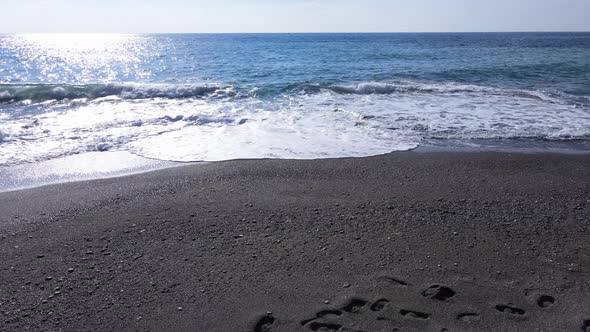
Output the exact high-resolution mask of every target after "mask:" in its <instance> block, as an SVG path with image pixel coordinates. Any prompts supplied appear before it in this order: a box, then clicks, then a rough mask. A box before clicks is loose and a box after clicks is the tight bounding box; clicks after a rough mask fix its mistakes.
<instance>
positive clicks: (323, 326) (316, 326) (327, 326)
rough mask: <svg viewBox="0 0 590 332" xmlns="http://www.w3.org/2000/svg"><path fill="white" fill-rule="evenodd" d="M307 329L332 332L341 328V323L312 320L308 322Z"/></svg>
mask: <svg viewBox="0 0 590 332" xmlns="http://www.w3.org/2000/svg"><path fill="white" fill-rule="evenodd" d="M309 329H310V330H312V331H322V332H332V331H339V330H340V329H342V325H340V324H334V323H320V322H312V323H310V324H309Z"/></svg>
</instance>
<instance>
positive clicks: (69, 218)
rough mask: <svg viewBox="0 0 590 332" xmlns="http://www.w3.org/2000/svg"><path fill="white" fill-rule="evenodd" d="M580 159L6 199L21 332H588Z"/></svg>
mask: <svg viewBox="0 0 590 332" xmlns="http://www.w3.org/2000/svg"><path fill="white" fill-rule="evenodd" d="M589 179H590V155H587V154H583V155H577V154H552V153H551V154H522V153H500V152H476V153H474V152H427V151H422V152H420V151H411V152H396V153H391V154H387V155H382V156H374V157H366V158H344V159H326V160H238V161H227V162H219V163H208V164H204V165H187V166H183V167H174V168H166V169H161V170H155V171H151V172H147V173H141V174H135V175H129V176H123V177H119V178H103V179H97V180H92V181H84V182H69V183H61V184H55V185H48V186H43V187H37V188H34V189H26V190H19V191H11V192H2V193H0V250H1V251H2V252H3V253H4V259H3V260H2V261H1V262H0V318H1V320H0V321H1V322H2V323H3V324H4V327H5V329H6V330H7V331H18V330H23V329H26V328H29V329H33V330H63V331H75V330H89V331H99V330H105V329H106V330H120V331H135V330H145V331H158V330H174V331H184V330H197V331H228V330H232V331H265V329H266V328H267V327H268V328H269V329H270V330H269V331H310V330H314V329H315V330H318V329H321V328H332V330H340V331H345V330H347V329H348V330H356V331H391V330H392V329H394V328H399V329H402V330H433V331H441V330H442V329H444V328H446V329H449V330H453V331H455V330H493V329H501V330H502V329H503V330H518V329H520V330H534V329H536V328H537V329H541V330H557V331H560V330H584V329H585V328H587V327H588V326H590V309H589V308H590V284H589V283H588V280H590V260H588V257H590V244H589V243H588V236H589V235H588V234H590V200H589V197H590V196H589V193H590V180H589Z"/></svg>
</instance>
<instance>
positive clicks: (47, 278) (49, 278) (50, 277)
mask: <svg viewBox="0 0 590 332" xmlns="http://www.w3.org/2000/svg"><path fill="white" fill-rule="evenodd" d="M52 279H53V277H52V276H47V277H45V280H47V281H49V280H52Z"/></svg>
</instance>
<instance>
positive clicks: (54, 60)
mask: <svg viewBox="0 0 590 332" xmlns="http://www.w3.org/2000/svg"><path fill="white" fill-rule="evenodd" d="M147 46H148V45H146V39H145V38H142V37H141V36H138V35H124V34H24V35H18V36H14V38H13V40H12V47H13V49H15V50H17V52H18V53H20V54H21V58H22V59H23V60H24V61H29V62H30V65H31V66H35V67H37V68H36V69H38V71H39V72H40V74H42V75H43V76H44V77H48V78H55V79H56V80H57V79H58V78H60V77H61V76H64V75H67V76H70V77H71V76H72V75H73V76H75V77H71V78H73V80H74V81H80V82H84V81H88V80H89V78H90V77H96V76H97V75H96V74H97V73H98V74H99V75H100V76H102V77H103V78H104V80H106V81H110V80H115V79H117V73H124V74H129V73H133V72H135V71H136V69H137V68H138V67H139V64H140V63H141V62H142V60H143V59H144V57H145V51H146V49H147ZM115 69H116V70H115ZM135 76H136V77H135V78H141V77H144V75H142V73H141V72H137V75H135ZM62 78H63V77H62ZM62 81H63V80H62ZM67 81H70V80H67Z"/></svg>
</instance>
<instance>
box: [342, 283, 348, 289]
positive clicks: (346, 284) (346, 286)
mask: <svg viewBox="0 0 590 332" xmlns="http://www.w3.org/2000/svg"><path fill="white" fill-rule="evenodd" d="M348 287H350V284H349V283H345V284H344V285H342V288H348Z"/></svg>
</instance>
